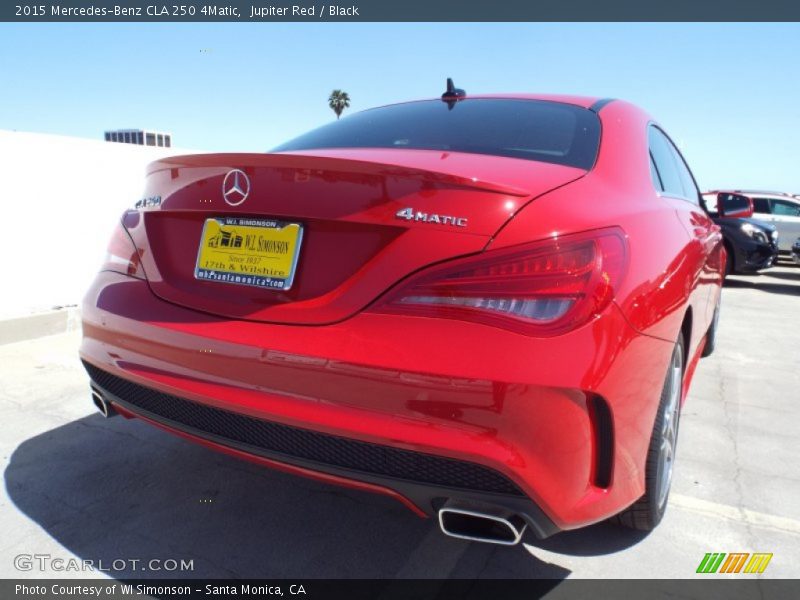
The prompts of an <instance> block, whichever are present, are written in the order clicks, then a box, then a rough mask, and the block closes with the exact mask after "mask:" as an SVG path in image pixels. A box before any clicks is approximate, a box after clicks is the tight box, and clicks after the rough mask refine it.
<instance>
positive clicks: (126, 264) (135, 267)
mask: <svg viewBox="0 0 800 600" xmlns="http://www.w3.org/2000/svg"><path fill="white" fill-rule="evenodd" d="M101 270H102V271H116V272H117V273H124V274H125V275H130V276H132V277H138V278H139V279H145V275H144V269H143V268H142V261H141V257H140V256H139V251H138V250H137V249H136V246H135V245H134V243H133V240H132V239H131V236H130V235H128V232H127V231H126V230H125V228H124V227H123V226H122V223H117V226H116V228H115V229H114V233H113V234H112V235H111V240H109V242H108V248H107V249H106V257H105V260H104V261H103V266H102V267H101Z"/></svg>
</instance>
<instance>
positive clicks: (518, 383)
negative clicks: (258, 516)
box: [81, 89, 725, 544]
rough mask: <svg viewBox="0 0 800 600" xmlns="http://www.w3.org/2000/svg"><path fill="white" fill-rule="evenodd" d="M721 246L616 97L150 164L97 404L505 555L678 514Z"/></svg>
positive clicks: (93, 342) (120, 278) (118, 246)
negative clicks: (370, 499) (564, 536)
mask: <svg viewBox="0 0 800 600" xmlns="http://www.w3.org/2000/svg"><path fill="white" fill-rule="evenodd" d="M724 265H725V251H724V247H723V245H722V238H721V235H720V232H719V229H718V227H717V226H716V225H714V223H713V222H712V221H711V219H710V218H709V216H708V215H707V214H706V213H705V212H704V209H703V208H702V205H701V202H700V195H699V193H698V188H697V186H696V184H695V181H694V179H693V177H692V174H691V172H690V171H689V168H688V167H687V165H686V163H685V162H684V160H683V158H682V157H681V154H680V153H679V152H678V150H676V148H675V146H674V145H673V144H672V142H671V141H670V139H669V138H668V137H667V135H666V134H665V133H664V131H663V130H662V129H661V128H660V127H659V126H658V125H657V124H655V123H654V122H653V121H652V120H651V119H650V117H648V115H647V114H645V113H644V112H642V111H641V110H640V109H638V108H636V107H635V106H632V105H631V104H628V103H626V102H623V101H618V100H613V101H612V100H596V99H591V98H579V97H566V96H527V95H513V96H481V97H476V96H467V95H465V94H464V93H463V92H461V91H460V90H453V89H450V90H449V92H448V93H447V94H445V95H444V96H443V97H442V98H441V99H440V98H436V99H433V100H424V101H417V102H409V103H404V104H397V105H392V106H386V107H383V108H376V109H372V110H367V111H364V112H361V113H358V114H355V115H353V116H350V117H347V118H344V119H342V120H341V121H337V122H334V123H332V124H330V125H326V126H323V127H321V128H319V129H317V130H314V131H312V132H310V133H308V134H305V135H302V136H300V137H298V138H297V139H294V140H292V141H290V142H288V143H286V144H283V145H282V146H279V147H278V148H276V149H275V150H274V151H272V152H270V153H266V154H206V155H193V156H178V157H174V158H167V159H163V160H159V161H157V162H154V163H152V164H151V165H150V166H149V168H148V171H147V179H146V188H145V192H144V197H143V198H142V199H141V200H140V201H139V202H137V203H136V208H135V209H133V210H129V211H127V212H126V213H125V214H124V215H123V216H122V219H121V222H120V224H119V226H118V227H117V229H116V232H115V233H114V235H113V237H112V239H111V242H110V244H109V247H108V254H107V260H106V262H105V264H104V266H103V268H102V270H101V271H100V273H99V274H98V275H97V278H96V280H95V281H94V284H93V285H92V287H91V289H90V290H89V292H88V293H87V295H86V298H85V300H84V303H83V313H82V314H83V332H84V337H83V343H82V347H81V357H82V359H83V361H84V363H85V366H86V369H87V370H88V372H89V375H90V376H91V386H92V390H93V398H94V402H95V403H96V404H97V405H98V407H99V408H100V409H101V411H103V412H104V413H106V414H109V415H110V414H115V413H121V414H122V415H124V416H126V417H137V418H141V419H143V420H145V421H148V422H150V423H152V424H154V425H158V426H160V427H162V428H164V429H167V430H170V431H173V432H176V433H179V434H180V435H182V436H184V437H186V438H189V439H191V440H194V441H197V442H200V443H202V444H205V445H207V446H210V447H212V448H215V449H217V450H220V451H223V452H227V453H229V454H233V455H235V456H239V457H243V458H249V459H251V460H255V461H257V462H260V463H262V464H264V465H266V466H272V467H276V468H280V469H283V470H286V471H290V472H294V473H297V474H301V475H306V476H311V477H314V478H317V479H321V480H323V481H327V482H331V483H336V484H341V485H346V486H352V487H355V488H358V489H362V490H370V491H373V492H378V493H383V494H387V495H389V496H392V497H394V498H396V499H397V500H399V501H401V502H402V503H404V504H405V505H406V506H407V507H408V508H410V509H411V510H412V511H413V512H415V513H417V514H418V515H421V516H432V517H436V518H437V519H438V521H439V524H440V526H441V528H442V529H443V530H444V531H445V533H448V534H450V535H454V536H458V537H464V538H467V539H476V540H483V541H491V542H496V543H504V544H513V543H516V542H518V541H519V540H520V538H521V537H522V535H523V532H524V530H525V529H526V528H527V529H529V530H531V531H532V532H533V533H534V534H535V535H537V536H540V537H545V536H548V535H551V534H553V533H555V532H557V531H559V530H563V529H572V528H577V527H581V526H584V525H588V524H590V523H595V522H597V521H600V520H603V519H606V518H609V517H612V516H615V515H617V517H616V518H617V520H618V521H620V522H621V523H622V524H624V525H628V526H632V527H635V528H638V529H651V528H653V527H655V526H656V525H657V524H658V523H659V521H660V520H661V518H662V516H663V514H664V510H665V507H666V504H667V497H668V493H669V489H670V482H671V477H672V471H673V465H674V460H675V451H676V442H677V437H678V420H679V416H680V414H681V405H682V403H683V400H684V398H685V397H686V392H687V389H688V386H689V382H690V381H691V378H692V374H693V372H694V370H695V367H696V365H697V361H698V359H699V358H700V356H702V355H704V354H708V353H710V351H711V350H712V349H713V345H714V338H715V332H716V329H717V318H718V315H719V300H720V285H721V281H722V276H723V271H724Z"/></svg>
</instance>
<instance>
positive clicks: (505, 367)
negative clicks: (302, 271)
mask: <svg viewBox="0 0 800 600" xmlns="http://www.w3.org/2000/svg"><path fill="white" fill-rule="evenodd" d="M83 319H84V339H83V343H82V346H81V357H82V358H83V360H84V361H85V362H86V363H87V364H88V365H89V367H88V369H89V371H90V373H91V374H92V378H93V380H94V385H95V386H97V387H98V388H101V389H102V391H103V393H104V394H105V395H106V396H107V398H108V399H109V400H111V401H112V402H114V403H115V405H116V406H117V407H118V408H120V409H121V412H123V414H127V415H128V416H139V417H142V418H145V419H147V420H149V421H151V422H153V423H155V424H158V425H159V426H161V427H164V428H167V429H169V430H171V431H174V432H177V433H180V434H181V435H184V436H186V437H190V438H191V439H194V440H196V441H201V442H203V443H206V444H207V445H211V446H213V447H215V448H217V449H220V450H223V451H228V452H229V453H232V454H236V455H241V456H242V457H245V458H250V459H251V460H256V461H257V462H262V463H263V464H267V465H269V466H274V467H278V468H285V469H287V470H292V471H293V472H297V473H300V474H305V475H312V476H314V475H316V476H317V477H318V478H323V479H325V480H327V481H332V482H334V483H342V484H345V485H355V486H356V487H362V488H364V489H370V490H372V491H379V492H382V493H388V494H389V495H392V496H394V497H396V498H398V499H399V500H401V501H403V502H405V503H406V504H407V505H408V506H409V507H411V508H412V509H414V510H415V512H418V513H420V514H431V513H432V512H434V511H435V510H436V509H437V508H438V505H439V504H440V503H442V502H443V501H444V500H446V499H448V498H450V499H457V500H461V501H465V502H476V503H489V504H493V505H498V506H502V507H504V508H509V509H512V510H514V511H515V512H518V513H520V514H521V515H523V516H524V518H525V519H526V520H527V521H528V523H529V524H530V525H531V527H532V529H533V530H534V531H535V532H536V533H537V534H538V535H539V536H541V537H544V536H546V535H550V534H552V533H554V532H555V531H558V530H560V529H570V528H575V527H580V526H583V525H587V524H590V523H593V522H596V521H599V520H602V519H604V518H606V517H608V516H610V515H612V514H615V513H616V512H618V511H619V510H622V509H624V508H625V507H626V506H627V505H629V504H630V503H632V502H633V501H635V500H636V499H637V498H638V497H639V496H640V495H641V493H642V492H643V481H644V459H645V456H646V449H647V443H648V441H649V436H650V431H651V430H652V423H653V419H654V417H655V410H656V404H657V399H658V393H659V391H660V389H661V385H662V383H663V377H664V373H665V371H666V364H667V361H668V359H669V354H670V353H671V351H672V347H671V344H670V343H668V342H664V341H662V340H657V339H654V338H650V337H647V336H643V335H640V334H638V333H636V332H635V331H634V330H633V329H632V328H631V327H630V326H629V325H628V324H627V322H626V321H625V319H624V318H623V317H622V315H621V313H620V312H619V309H618V308H617V307H616V306H612V307H611V308H610V309H609V310H608V311H607V312H606V313H605V314H604V315H602V316H601V317H600V318H598V319H597V320H596V321H594V322H593V323H591V324H590V325H587V326H586V327H583V328H581V329H579V330H577V331H575V332H571V333H569V334H567V335H563V336H558V337H556V338H550V339H536V338H530V337H527V336H521V335H517V334H514V333H512V332H508V331H505V330H496V329H494V328H490V327H485V326H482V325H475V324H468V323H460V322H454V321H453V322H450V321H447V322H445V321H443V320H438V319H427V318H419V317H398V316H388V315H372V314H361V315H358V316H356V317H354V318H352V319H349V320H347V321H345V322H342V323H339V324H336V325H329V326H324V327H303V326H284V325H272V324H265V323H252V322H246V321H231V320H227V319H221V318H218V317H212V316H209V315H205V314H202V313H197V312H194V311H191V310H188V309H185V308H182V307H178V306H175V305H172V304H170V303H168V302H164V301H162V300H160V299H158V298H157V297H156V296H154V295H153V294H152V293H151V292H150V289H149V287H148V285H147V283H146V282H144V281H140V280H137V279H133V278H129V277H126V276H123V275H119V274H116V273H110V272H103V273H101V274H99V275H98V277H97V279H96V281H95V283H94V285H93V286H92V288H91V289H90V291H89V292H88V294H87V296H86V299H85V300H84V305H83ZM130 386H136V387H130ZM142 390H144V391H142ZM143 394H144V395H143ZM145 396H150V397H151V399H152V397H168V398H170V399H171V400H170V403H171V404H172V408H169V407H167V408H164V406H163V403H162V404H157V405H153V404H148V403H147V402H146V401H145V400H141V398H143V397H145ZM137 398H138V400H137ZM162 400H163V398H162ZM182 402H185V403H188V406H184V405H180V406H179V408H176V404H180V403H182ZM598 407H604V408H603V410H604V411H605V412H606V413H607V418H605V419H604V418H603V417H602V415H601V414H599V413H602V412H603V411H602V410H601V411H598ZM187 411H188V412H187ZM208 411H216V412H212V413H209V412H208ZM198 412H199V413H201V416H199V417H198V416H197V415H198ZM220 413H224V414H223V416H222V417H221V418H223V419H226V420H227V421H226V423H227V424H226V425H225V426H224V428H223V429H215V427H219V425H218V424H217V425H215V424H214V423H213V419H212V420H211V421H209V420H208V419H209V418H210V417H209V416H208V415H209V414H214V415H217V416H218V417H219V414H220ZM187 415H188V416H187ZM193 415H194V416H193ZM241 419H246V421H244V422H243V421H241ZM262 426H263V427H266V428H267V429H269V431H268V432H267V433H264V432H263V431H261V432H260V433H258V434H252V431H251V434H252V435H251V436H250V437H243V435H242V431H248V427H250V428H252V427H256V429H259V428H262ZM270 428H271V429H270ZM276 428H277V429H276ZM298 432H299V433H298ZM298 435H299V436H300V437H299V438H298V437H297V436H298ZM254 436H255V437H254ZM293 436H294V437H293ZM309 436H310V437H309ZM320 437H321V438H323V439H324V441H323V442H322V443H321V446H320V447H319V448H317V449H316V450H315V449H313V448H312V449H311V450H309V446H308V444H309V443H310V442H309V440H314V439H317V438H320ZM276 439H282V440H284V442H285V440H286V439H290V440H293V441H292V442H291V443H289V444H288V445H283V446H281V445H275V442H274V440H276ZM254 440H255V441H254ZM259 440H261V441H263V440H266V442H264V443H258V441H259ZM312 446H313V444H312ZM340 453H341V454H342V455H343V456H345V457H347V458H346V460H341V459H338V458H335V457H336V456H338V455H339V454H340ZM376 455H378V456H382V457H384V458H383V459H378V460H379V461H380V460H384V462H387V461H388V464H395V466H396V464H400V465H401V466H402V465H405V466H404V468H405V469H406V470H405V471H403V470H402V469H398V470H389V471H387V470H386V469H383V470H381V469H376V468H374V461H372V462H370V460H368V459H369V457H370V456H372V457H373V458H374V456H376ZM386 455H390V458H388V459H386V458H385V456H386ZM365 457H366V458H365ZM456 463H457V464H458V465H460V466H459V467H458V468H457V469H455V470H458V469H462V471H463V473H462V474H461V475H460V477H462V478H461V479H459V478H456V479H453V474H452V470H448V469H444V470H442V466H443V465H444V466H448V465H452V464H456ZM382 464H383V463H382ZM409 465H410V466H409ZM464 465H466V467H464ZM409 469H410V470H409ZM604 476H607V477H604ZM487 481H490V482H493V483H490V484H487V483H486V482H487ZM497 482H501V483H499V484H498V483H497ZM503 482H505V483H503ZM493 485H496V486H497V487H492V486H493ZM503 485H508V486H509V487H507V488H503V487H502V486H503Z"/></svg>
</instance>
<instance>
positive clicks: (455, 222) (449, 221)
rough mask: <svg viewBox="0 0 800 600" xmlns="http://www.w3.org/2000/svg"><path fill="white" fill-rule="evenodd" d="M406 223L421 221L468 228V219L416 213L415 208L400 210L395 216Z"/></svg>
mask: <svg viewBox="0 0 800 600" xmlns="http://www.w3.org/2000/svg"><path fill="white" fill-rule="evenodd" d="M394 216H395V217H396V218H398V219H403V220H404V221H420V222H421V223H438V224H439V225H452V226H453V227H466V226H467V217H452V216H450V215H437V214H432V213H424V212H420V211H418V210H417V211H415V210H414V209H413V208H404V209H402V210H398V211H397V212H396V213H395V215H394Z"/></svg>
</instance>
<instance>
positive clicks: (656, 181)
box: [650, 152, 664, 192]
mask: <svg viewBox="0 0 800 600" xmlns="http://www.w3.org/2000/svg"><path fill="white" fill-rule="evenodd" d="M650 177H651V178H652V179H653V185H654V186H655V188H656V189H657V190H658V191H659V192H663V191H664V184H663V183H661V175H659V174H658V169H657V168H656V163H655V161H654V160H653V153H652V152H651V153H650Z"/></svg>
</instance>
